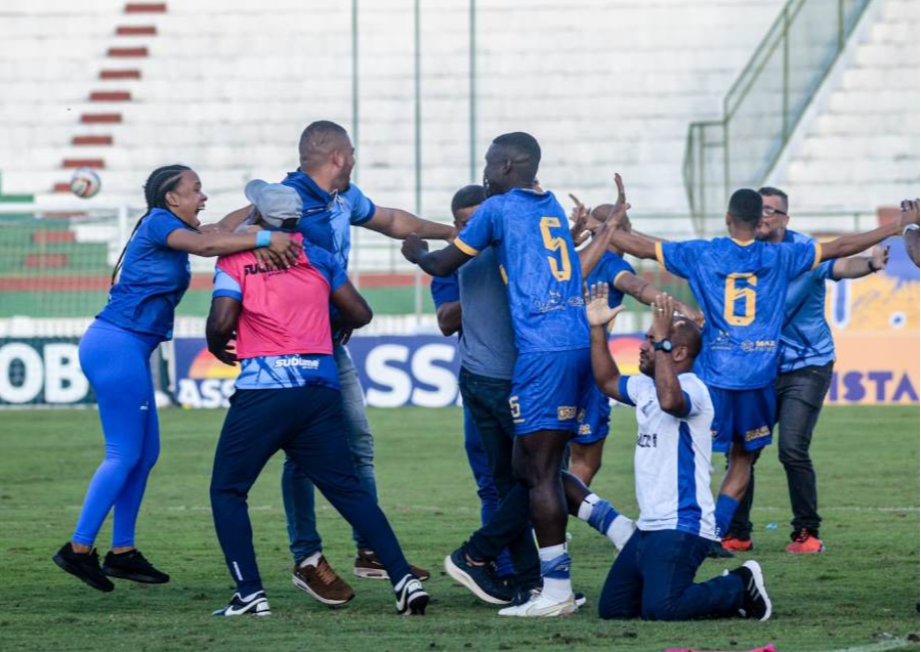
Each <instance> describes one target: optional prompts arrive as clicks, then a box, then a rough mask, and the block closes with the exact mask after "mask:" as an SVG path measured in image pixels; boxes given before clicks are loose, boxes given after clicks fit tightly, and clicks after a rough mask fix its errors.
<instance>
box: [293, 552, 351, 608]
mask: <svg viewBox="0 0 921 652" xmlns="http://www.w3.org/2000/svg"><path fill="white" fill-rule="evenodd" d="M291 579H292V581H293V582H294V586H296V587H297V588H299V589H300V590H301V591H304V592H305V593H309V594H310V595H312V596H313V597H314V598H316V599H317V600H319V601H320V602H322V603H323V604H328V605H330V606H331V607H336V606H339V605H341V604H345V603H346V602H348V601H349V600H351V599H352V598H354V597H355V591H353V590H352V587H351V586H349V585H348V584H347V583H346V582H345V580H343V579H342V578H341V577H339V576H338V575H336V571H334V570H333V569H332V567H331V566H330V565H329V562H328V561H326V557H324V556H322V555H320V560H319V561H318V562H317V565H316V566H295V567H294V574H293V576H292V578H291Z"/></svg>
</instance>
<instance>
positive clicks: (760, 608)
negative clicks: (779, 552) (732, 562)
mask: <svg viewBox="0 0 921 652" xmlns="http://www.w3.org/2000/svg"><path fill="white" fill-rule="evenodd" d="M729 573H730V574H731V575H738V576H739V577H741V578H742V585H743V590H744V593H743V594H742V608H741V609H739V615H740V616H742V617H743V618H755V619H757V620H761V621H765V620H767V619H768V618H770V617H771V599H770V598H769V597H768V594H767V591H766V590H765V588H764V573H762V572H761V564H759V563H758V562H756V561H747V562H745V563H744V564H742V565H741V566H739V567H738V568H736V569H735V570H731V571H729Z"/></svg>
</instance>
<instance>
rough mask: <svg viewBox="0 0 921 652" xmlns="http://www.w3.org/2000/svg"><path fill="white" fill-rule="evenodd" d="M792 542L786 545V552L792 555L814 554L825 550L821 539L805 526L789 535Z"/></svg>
mask: <svg viewBox="0 0 921 652" xmlns="http://www.w3.org/2000/svg"><path fill="white" fill-rule="evenodd" d="M790 538H792V539H793V543H791V544H790V545H789V546H787V552H789V553H792V554H794V555H814V554H816V553H818V552H823V551H824V550H825V544H823V543H822V540H821V539H820V538H819V537H817V536H815V535H814V534H812V532H810V531H809V530H807V529H806V528H803V529H802V530H800V531H799V532H795V533H793V534H792V535H791V537H790Z"/></svg>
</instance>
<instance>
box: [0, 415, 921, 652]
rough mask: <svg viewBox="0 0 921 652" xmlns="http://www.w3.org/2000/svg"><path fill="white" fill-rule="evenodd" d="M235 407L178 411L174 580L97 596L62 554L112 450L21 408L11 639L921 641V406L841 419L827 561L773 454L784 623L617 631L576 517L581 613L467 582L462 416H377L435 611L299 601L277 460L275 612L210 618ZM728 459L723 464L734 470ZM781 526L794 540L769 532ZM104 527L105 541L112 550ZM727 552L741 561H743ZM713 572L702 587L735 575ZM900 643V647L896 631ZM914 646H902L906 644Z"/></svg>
mask: <svg viewBox="0 0 921 652" xmlns="http://www.w3.org/2000/svg"><path fill="white" fill-rule="evenodd" d="M614 412H615V423H614V433H616V434H614V435H612V436H611V438H610V441H609V442H608V448H607V451H606V458H605V466H604V468H603V469H602V471H601V474H600V475H599V477H598V480H597V482H596V490H597V491H598V492H599V493H600V494H602V495H604V496H607V497H610V498H611V499H612V500H613V501H614V502H615V504H617V505H619V506H620V507H621V508H622V509H623V510H624V511H626V512H628V513H633V514H635V509H636V505H635V500H634V498H633V478H632V440H633V428H634V426H633V423H632V414H631V413H630V411H629V410H627V409H619V410H615V411H614ZM223 417H224V413H223V412H217V411H215V412H208V411H198V412H194V411H183V410H176V409H174V410H164V411H161V423H162V431H163V449H162V455H161V458H160V461H159V464H158V465H157V467H156V469H155V470H154V472H153V474H152V476H151V480H150V484H149V489H148V492H147V497H146V501H145V504H144V508H143V510H142V513H141V518H140V522H139V539H138V543H139V545H140V546H141V548H142V550H143V551H144V552H145V553H146V554H147V555H148V556H149V557H150V558H151V559H152V560H153V561H154V562H155V563H157V564H158V565H159V566H161V567H163V568H164V569H166V570H167V571H168V572H170V573H171V574H172V577H173V579H172V582H170V583H169V584H167V585H165V586H154V587H151V586H141V585H136V584H130V583H125V582H121V581H119V582H118V586H117V588H116V591H115V592H114V593H112V594H102V593H97V592H95V591H93V590H91V589H89V588H87V587H85V586H84V585H83V584H81V583H79V582H78V581H77V580H75V579H74V578H72V577H70V576H67V575H65V574H64V573H62V572H61V571H59V570H58V569H57V568H56V567H55V566H54V565H53V564H52V562H51V561H50V557H51V555H52V554H53V553H54V551H55V550H56V549H57V548H58V547H59V546H60V545H61V544H62V543H63V542H64V541H65V540H66V539H67V537H68V536H69V534H70V532H71V529H72V527H73V525H74V522H75V520H76V517H77V514H78V510H79V506H80V503H81V502H82V498H83V492H84V490H85V488H86V483H87V481H88V480H89V478H90V476H91V475H92V473H93V471H94V469H95V467H96V465H97V464H98V462H99V460H100V456H101V453H102V438H101V434H100V428H99V423H98V420H97V415H96V413H95V412H94V411H92V410H82V411H80V410H47V411H37V410H33V411H4V412H0V419H2V424H3V426H2V428H0V430H2V455H0V513H2V523H3V526H2V527H0V555H2V557H0V559H2V561H0V585H2V591H0V596H2V597H0V641H2V645H0V647H2V649H4V650H16V651H17V652H25V651H27V650H105V651H106V652H115V651H117V650H131V651H139V650H196V651H200V650H221V651H225V650H226V651H229V650H272V651H288V650H290V651H295V650H296V651H304V650H374V651H380V652H383V651H384V650H393V651H394V652H396V651H400V652H404V651H412V650H528V651H530V650H551V649H566V650H573V651H577V650H589V649H597V650H614V649H616V650H630V651H634V650H637V651H638V650H644V651H645V650H649V651H653V650H656V651H659V650H663V649H665V648H666V647H672V646H694V647H697V648H704V649H738V650H745V649H750V648H753V647H755V646H757V645H763V644H766V643H768V642H774V644H775V645H776V646H777V649H778V651H779V652H809V651H813V650H839V649H841V648H847V647H852V646H870V647H869V648H867V649H868V650H882V649H884V648H885V649H896V648H898V649H906V650H909V649H917V643H911V642H908V641H906V640H905V637H906V636H908V635H911V634H916V633H917V631H918V613H917V611H916V607H915V604H913V603H916V602H917V600H918V592H917V591H918V583H919V559H918V550H919V535H918V533H919V520H918V498H919V486H918V465H919V464H918V462H919V451H918V443H919V442H918V428H919V423H918V422H919V419H918V408H916V407H906V408H858V407H837V408H829V409H827V410H826V411H825V412H824V413H823V415H822V419H821V422H820V424H819V428H818V432H817V434H816V440H815V445H814V455H815V459H816V462H817V466H818V472H819V483H820V484H819V490H820V499H821V505H820V506H821V511H822V513H823V515H824V518H825V523H824V526H823V529H822V534H823V538H824V539H825V542H826V544H827V546H828V552H826V553H825V554H823V555H820V556H815V557H807V558H795V557H792V556H788V555H787V554H785V553H784V547H785V546H786V544H787V542H788V539H787V532H788V530H787V526H786V521H787V520H788V519H789V513H788V512H789V505H788V498H787V495H786V486H785V480H784V476H783V472H782V469H781V468H780V466H779V464H778V463H777V460H776V447H775V448H772V449H771V451H770V453H769V454H767V455H765V456H764V458H763V459H762V461H761V463H760V465H759V477H758V497H757V501H756V508H755V510H754V514H753V517H754V520H755V526H756V528H755V545H756V554H755V555H754V557H755V558H757V559H758V560H759V561H761V563H762V564H763V566H764V569H765V573H766V577H767V586H768V589H769V590H770V592H771V595H772V598H773V600H774V605H775V616H774V618H773V619H772V620H771V621H770V622H767V623H754V622H748V621H742V620H724V621H715V622H704V621H698V622H689V623H678V624H668V623H661V624H660V623H644V622H604V621H601V620H599V619H598V618H597V616H596V612H595V607H596V605H597V598H598V593H599V590H600V588H601V584H602V582H603V581H604V577H605V575H606V573H607V570H608V568H609V566H610V563H611V558H612V554H611V549H610V546H609V544H608V542H607V540H606V539H603V538H602V537H600V536H598V535H597V534H596V533H595V532H593V531H592V530H590V529H588V528H587V527H586V526H585V525H584V524H581V523H578V522H572V523H571V527H570V530H571V531H572V533H573V534H574V537H575V538H574V540H573V542H572V544H571V552H572V555H573V559H574V567H573V572H574V582H575V585H576V587H577V589H578V590H581V591H584V592H585V593H586V594H587V596H588V598H589V604H588V605H587V607H586V608H585V609H584V610H583V611H581V612H579V613H578V614H576V615H575V616H573V617H571V618H566V619H550V620H546V621H539V622H535V621H530V620H528V621H523V620H513V621H509V620H506V619H501V618H499V617H498V616H497V615H496V614H495V609H493V608H491V607H489V606H487V605H484V604H480V603H478V602H477V601H476V600H475V599H474V598H473V597H471V596H470V595H469V594H468V593H467V592H466V591H465V590H463V589H461V588H459V587H457V586H453V585H452V583H451V582H450V581H449V580H448V579H447V578H446V577H445V576H444V575H443V573H442V572H441V567H440V564H441V559H442V558H443V557H444V555H445V554H447V553H448V552H450V551H451V550H452V549H453V548H454V547H456V546H457V545H458V544H459V543H460V542H461V541H462V540H463V539H464V538H465V536H466V535H467V534H468V533H469V532H470V531H471V529H472V528H474V527H475V526H476V525H477V519H478V515H479V510H478V506H477V502H476V495H475V493H474V487H473V482H472V479H471V477H470V472H469V470H468V468H467V465H466V461H465V458H464V454H463V451H462V445H461V413H460V411H459V410H458V409H444V410H421V409H400V410H372V411H371V422H372V425H373V427H374V430H375V433H376V442H377V471H378V483H379V488H380V494H381V503H382V505H383V507H384V509H385V511H386V512H387V514H388V515H389V516H390V518H391V520H392V522H393V524H394V527H395V529H396V531H397V534H398V535H399V537H400V539H401V541H402V542H403V544H404V547H405V549H406V552H407V556H408V557H409V558H410V559H411V561H413V562H414V563H416V564H419V565H423V566H426V567H428V568H430V569H432V570H433V571H434V577H433V579H432V580H431V581H430V582H428V583H427V586H428V589H429V591H430V592H431V594H432V596H433V598H434V602H433V603H432V604H431V606H430V609H429V615H428V616H426V617H425V618H424V619H420V618H413V619H405V618H399V617H397V616H396V615H395V612H394V609H393V603H392V600H391V590H390V587H389V584H388V583H381V582H372V581H367V580H357V579H355V580H354V581H352V582H351V583H352V584H353V586H354V588H355V589H356V590H357V593H358V596H357V598H356V599H355V600H354V601H353V602H352V603H351V604H350V605H349V606H348V607H346V608H343V609H339V610H336V611H332V610H329V609H327V608H326V607H323V606H322V605H320V604H318V603H316V602H314V601H313V600H312V599H310V598H309V597H307V596H305V595H304V594H301V593H299V592H298V591H296V590H295V589H294V588H293V587H292V585H291V583H290V576H289V564H290V559H289V556H288V553H287V549H286V536H285V530H284V514H283V510H282V508H281V500H280V495H279V483H278V480H279V470H280V463H279V460H278V459H275V460H273V462H272V463H271V464H270V466H269V467H267V469H266V470H265V472H264V473H263V477H262V478H261V479H260V481H259V482H258V483H257V485H256V487H255V488H254V491H253V493H252V495H251V498H250V505H251V513H252V517H253V523H254V528H255V537H256V547H257V551H258V554H259V561H260V564H261V570H262V573H263V577H264V581H265V584H266V589H267V591H268V594H269V597H270V599H271V603H272V608H273V612H274V613H273V616H272V617H271V618H267V619H260V620H258V621H254V620H246V619H243V620H235V621H222V620H217V619H212V618H211V616H210V613H211V610H212V609H214V608H217V607H220V606H222V605H223V604H224V603H225V601H226V600H227V599H228V598H229V597H230V595H231V592H232V591H231V586H232V584H231V581H230V578H229V576H228V573H227V571H226V568H225V567H224V564H223V559H222V556H221V554H220V550H219V548H218V545H217V541H216V538H215V535H214V531H213V526H212V522H211V513H210V509H209V500H208V482H209V474H210V467H211V460H212V455H213V451H214V445H215V441H216V438H217V434H218V431H219V429H220V425H221V422H222V419H223ZM717 463H718V464H720V463H721V459H720V460H718V461H717ZM319 512H320V514H319V520H320V526H321V532H322V533H323V535H324V537H325V542H326V545H325V548H326V555H327V557H328V558H329V560H330V562H331V563H332V565H333V567H334V568H336V569H337V570H339V571H340V572H342V573H347V572H348V571H349V570H350V561H351V555H352V550H351V541H350V536H349V531H348V528H347V527H346V525H345V524H344V523H343V521H342V520H341V518H339V516H338V515H337V514H336V513H335V512H333V511H332V509H331V508H330V507H329V506H328V505H327V504H326V503H321V507H320V509H319ZM770 522H776V523H777V524H778V527H777V529H773V530H771V529H766V527H765V526H766V525H767V524H768V523H770ZM108 537H109V530H108V527H106V528H105V529H104V530H103V533H102V534H101V535H100V540H99V543H100V546H101V548H102V549H103V552H104V551H105V549H106V548H105V546H106V545H107V541H108ZM729 561H730V565H732V564H734V563H737V562H733V561H732V560H729ZM724 566H725V564H724V563H722V562H716V561H708V562H706V563H705V564H704V566H703V567H702V568H701V570H700V573H699V577H700V578H708V577H712V576H714V575H716V574H718V573H719V572H721V570H722V569H723V568H724ZM890 637H892V638H890ZM899 640H901V641H903V643H904V644H900V643H899V642H898V641H899Z"/></svg>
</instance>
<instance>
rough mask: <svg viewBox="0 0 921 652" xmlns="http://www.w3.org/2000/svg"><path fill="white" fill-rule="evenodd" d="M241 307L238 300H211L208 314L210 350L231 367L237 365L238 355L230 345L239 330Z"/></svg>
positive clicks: (229, 298)
mask: <svg viewBox="0 0 921 652" xmlns="http://www.w3.org/2000/svg"><path fill="white" fill-rule="evenodd" d="M241 307H242V304H241V303H240V302H239V301H238V300H237V299H233V298H231V297H215V298H214V299H212V300H211V312H209V313H208V322H207V325H206V326H205V337H206V338H207V340H208V350H209V351H210V352H211V354H212V355H213V356H214V357H215V358H217V359H218V360H220V361H221V362H223V363H224V364H226V365H230V366H231V367H232V366H234V365H236V363H237V355H236V353H235V352H234V351H233V348H232V347H229V346H228V345H229V344H230V341H231V340H232V339H233V338H234V334H235V332H236V330H237V319H239V317H240V309H241Z"/></svg>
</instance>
